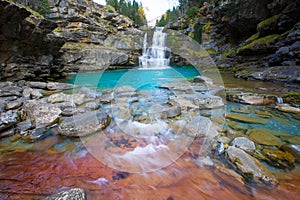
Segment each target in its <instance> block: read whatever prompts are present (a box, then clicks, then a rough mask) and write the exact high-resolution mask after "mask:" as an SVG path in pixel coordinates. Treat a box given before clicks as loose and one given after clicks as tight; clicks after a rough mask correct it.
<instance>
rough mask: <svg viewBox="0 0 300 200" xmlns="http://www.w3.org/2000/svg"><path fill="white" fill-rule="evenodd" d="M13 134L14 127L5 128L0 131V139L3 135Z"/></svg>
mask: <svg viewBox="0 0 300 200" xmlns="http://www.w3.org/2000/svg"><path fill="white" fill-rule="evenodd" d="M14 134H15V129H14V128H10V129H6V130H4V131H0V139H1V138H5V137H10V136H12V135H14Z"/></svg>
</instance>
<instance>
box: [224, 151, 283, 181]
mask: <svg viewBox="0 0 300 200" xmlns="http://www.w3.org/2000/svg"><path fill="white" fill-rule="evenodd" d="M226 155H227V158H228V159H229V161H230V162H231V163H232V164H233V165H234V166H235V167H236V168H237V169H238V170H239V171H241V172H242V173H243V175H244V176H245V177H246V178H250V179H254V180H256V181H257V180H259V181H262V182H264V183H267V184H270V185H277V184H278V181H277V179H276V178H275V176H274V175H273V174H272V173H271V172H270V171H269V170H268V169H266V168H265V167H264V166H263V165H261V164H260V162H259V161H258V160H257V159H256V158H254V157H252V156H250V155H249V154H247V153H246V152H245V151H244V150H242V149H239V148H237V147H234V146H230V147H228V148H227V150H226Z"/></svg>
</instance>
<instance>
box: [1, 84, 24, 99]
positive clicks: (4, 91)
mask: <svg viewBox="0 0 300 200" xmlns="http://www.w3.org/2000/svg"><path fill="white" fill-rule="evenodd" d="M7 96H22V88H20V87H17V86H8V87H3V88H0V97H7Z"/></svg>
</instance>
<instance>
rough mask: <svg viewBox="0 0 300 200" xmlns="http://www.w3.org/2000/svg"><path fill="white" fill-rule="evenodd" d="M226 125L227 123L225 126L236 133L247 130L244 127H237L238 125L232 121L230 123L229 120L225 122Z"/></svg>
mask: <svg viewBox="0 0 300 200" xmlns="http://www.w3.org/2000/svg"><path fill="white" fill-rule="evenodd" d="M226 123H227V125H228V126H229V127H230V128H232V129H234V130H236V131H242V132H246V131H247V129H248V128H247V127H245V126H241V125H239V124H238V123H235V122H232V121H230V120H226Z"/></svg>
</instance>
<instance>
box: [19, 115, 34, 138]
mask: <svg viewBox="0 0 300 200" xmlns="http://www.w3.org/2000/svg"><path fill="white" fill-rule="evenodd" d="M31 128H33V127H32V123H31V121H30V119H27V120H26V121H23V122H19V123H18V124H17V127H16V131H17V133H19V134H21V135H22V134H23V132H25V131H27V130H29V129H31Z"/></svg>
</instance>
